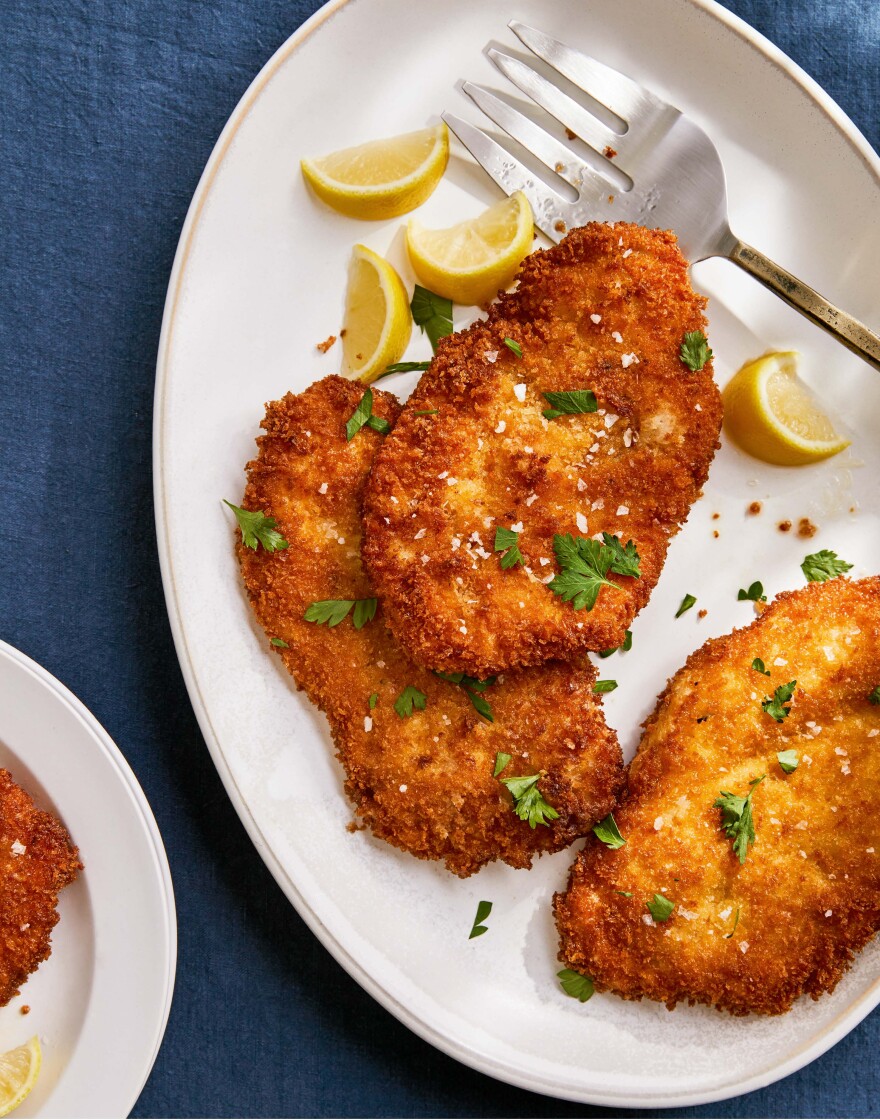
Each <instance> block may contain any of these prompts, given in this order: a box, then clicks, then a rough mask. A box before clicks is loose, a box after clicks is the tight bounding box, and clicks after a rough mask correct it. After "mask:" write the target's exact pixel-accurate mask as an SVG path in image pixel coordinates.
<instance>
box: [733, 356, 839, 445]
mask: <svg viewBox="0 0 880 1120" xmlns="http://www.w3.org/2000/svg"><path fill="white" fill-rule="evenodd" d="M797 359H798V354H797V353H796V352H795V351H793V350H787V351H782V352H779V353H772V354H765V355H764V356H763V357H762V358H755V360H754V361H751V362H746V364H745V365H744V366H743V367H742V369H741V370H740V371H739V372H738V373H737V374H735V376H734V377H733V378H732V380H731V381H730V382H729V383H728V385H727V388H726V389H725V390H724V393H723V401H724V424H725V427H726V428H727V430H728V432H729V433H730V434H731V436H733V438H734V440H736V442H737V443H738V444H739V445H740V447H742V449H743V450H744V451H748V453H749V454H750V455H754V456H755V458H756V459H762V460H763V461H764V462H765V463H778V464H779V465H781V466H785V467H796V466H801V465H802V464H804V463H816V462H818V461H819V460H820V459H827V458H829V457H830V456H831V455H836V454H837V453H838V452H839V451H843V449H844V448H845V447H849V444H850V441H849V440H848V439H844V438H843V437H842V436H839V435H838V434H837V432H836V431H835V430H834V425H833V424H832V423H831V421H830V420H829V419H828V417H827V416H826V415H825V413H824V412H823V411H822V409H821V408H820V407H819V404H818V402H817V401H816V399H815V397H814V396H813V394H812V393H811V392H810V390H809V389H808V388H807V386H806V385H804V383H803V382H802V381H799V380H798V377H797Z"/></svg>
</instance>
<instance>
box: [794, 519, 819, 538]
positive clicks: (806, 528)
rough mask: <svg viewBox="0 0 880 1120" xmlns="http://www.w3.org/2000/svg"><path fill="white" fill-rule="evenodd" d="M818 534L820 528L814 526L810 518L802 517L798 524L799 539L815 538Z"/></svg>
mask: <svg viewBox="0 0 880 1120" xmlns="http://www.w3.org/2000/svg"><path fill="white" fill-rule="evenodd" d="M818 532H819V529H818V527H817V526H816V525H814V524H813V522H812V521H811V520H810V519H809V517H802V518H801V519H800V521H799V522H798V530H797V535H798V536H799V537H815V535H816V534H817V533H818Z"/></svg>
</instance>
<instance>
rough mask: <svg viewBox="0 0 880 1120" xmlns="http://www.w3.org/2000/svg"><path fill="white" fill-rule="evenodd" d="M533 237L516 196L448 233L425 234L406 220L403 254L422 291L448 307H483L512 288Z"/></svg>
mask: <svg viewBox="0 0 880 1120" xmlns="http://www.w3.org/2000/svg"><path fill="white" fill-rule="evenodd" d="M533 237H534V222H533V220H532V209H531V207H530V206H529V203H528V200H527V199H526V196H525V195H524V194H523V193H522V192H521V191H516V192H515V193H514V194H512V195H511V196H510V198H504V199H502V200H501V202H496V203H495V205H494V206H490V207H489V209H488V210H484V211H483V213H482V214H478V215H477V217H476V218H471V219H470V220H469V221H466V222H460V223H459V224H458V225H456V226H451V227H450V228H449V229H425V227H424V226H423V225H421V224H420V223H419V222H417V221H416V220H415V219H414V218H410V220H409V222H408V223H407V227H406V248H407V251H408V252H409V259H410V261H411V262H412V266H413V269H414V271H415V274H416V276H417V277H418V278H419V281H420V282H421V283H422V284H424V286H425V287H426V288H429V289H430V290H431V291H432V292H436V293H437V295H438V296H445V297H446V299H451V300H452V301H453V303H463V304H483V303H488V302H489V300H491V299H493V298H494V297H495V296H496V295H497V294H498V291H499V289H501V288H506V287H508V286H509V285H510V284H511V282H512V281H513V278H514V276H516V272H517V269H518V268H519V266H520V265H521V264H522V261H523V257H525V256H526V254H527V253H528V252H529V251H530V249H531V247H532V238H533Z"/></svg>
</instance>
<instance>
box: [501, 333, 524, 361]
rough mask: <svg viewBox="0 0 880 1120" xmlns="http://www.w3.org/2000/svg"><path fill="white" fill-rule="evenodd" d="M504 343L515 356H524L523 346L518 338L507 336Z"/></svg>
mask: <svg viewBox="0 0 880 1120" xmlns="http://www.w3.org/2000/svg"><path fill="white" fill-rule="evenodd" d="M504 345H505V346H506V347H507V349H508V350H510V352H511V353H512V354H514V355H515V356H516V357H517V358H521V357H522V347H521V346H520V344H519V343H518V342H517V341H516V339H514V338H505V340H504Z"/></svg>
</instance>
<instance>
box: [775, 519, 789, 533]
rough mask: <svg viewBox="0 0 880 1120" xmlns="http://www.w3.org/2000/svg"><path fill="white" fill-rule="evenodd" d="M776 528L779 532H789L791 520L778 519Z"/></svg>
mask: <svg viewBox="0 0 880 1120" xmlns="http://www.w3.org/2000/svg"><path fill="white" fill-rule="evenodd" d="M777 528H778V529H779V532H780V533H790V532H791V522H790V521H780V522H779V525H778V526H777Z"/></svg>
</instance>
